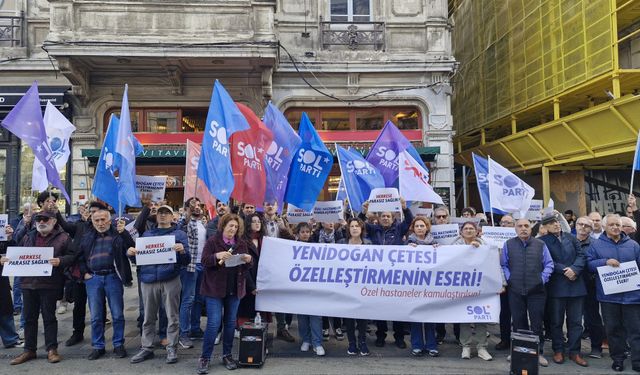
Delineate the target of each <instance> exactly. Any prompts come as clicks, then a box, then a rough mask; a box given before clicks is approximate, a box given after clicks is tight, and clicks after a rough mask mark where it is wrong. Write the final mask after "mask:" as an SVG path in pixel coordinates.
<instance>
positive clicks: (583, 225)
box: [576, 223, 591, 228]
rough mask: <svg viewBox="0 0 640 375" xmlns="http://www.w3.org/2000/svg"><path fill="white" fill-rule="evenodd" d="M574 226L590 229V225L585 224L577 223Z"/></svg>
mask: <svg viewBox="0 0 640 375" xmlns="http://www.w3.org/2000/svg"><path fill="white" fill-rule="evenodd" d="M576 225H579V226H581V227H587V228H591V225H589V224H586V223H577V224H576Z"/></svg>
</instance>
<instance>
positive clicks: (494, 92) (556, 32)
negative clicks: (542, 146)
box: [452, 0, 613, 134]
mask: <svg viewBox="0 0 640 375" xmlns="http://www.w3.org/2000/svg"><path fill="white" fill-rule="evenodd" d="M456 3H459V5H458V7H457V8H456V10H455V12H454V13H453V15H452V18H453V20H454V22H455V25H456V30H455V32H454V33H453V47H454V55H455V56H456V57H457V58H458V60H460V61H461V62H462V65H461V67H460V70H459V72H458V77H457V79H456V80H455V85H456V89H455V95H454V105H453V108H454V109H453V111H454V113H453V115H454V118H455V119H456V124H457V129H456V130H457V132H458V134H464V133H467V132H469V131H471V130H474V129H478V128H481V127H483V126H485V125H487V124H489V123H491V122H495V121H497V120H500V119H503V118H505V117H509V115H510V114H511V113H514V112H517V111H520V110H523V109H525V108H528V107H531V106H535V105H538V104H539V103H541V102H544V101H547V100H550V99H551V98H553V97H554V96H556V95H559V94H561V93H562V92H563V91H565V90H568V89H570V88H572V87H575V86H576V85H579V84H581V83H583V82H585V81H587V80H589V79H591V78H594V77H596V76H598V75H600V74H603V73H607V72H610V71H612V69H613V63H612V61H613V52H612V51H613V49H612V44H611V36H612V34H611V29H612V24H611V11H612V10H611V9H610V5H611V3H610V2H609V1H606V0H600V1H593V0H482V1H474V0H467V1H462V2H456ZM470 109H474V110H470Z"/></svg>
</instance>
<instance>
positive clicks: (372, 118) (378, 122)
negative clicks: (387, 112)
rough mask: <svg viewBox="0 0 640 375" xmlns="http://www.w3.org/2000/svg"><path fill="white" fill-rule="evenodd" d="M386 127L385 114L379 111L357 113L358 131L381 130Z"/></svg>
mask: <svg viewBox="0 0 640 375" xmlns="http://www.w3.org/2000/svg"><path fill="white" fill-rule="evenodd" d="M383 126H384V112H383V111H378V110H371V111H358V112H356V129H357V130H380V129H382V127H383Z"/></svg>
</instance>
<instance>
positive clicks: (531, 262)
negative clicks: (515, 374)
mask: <svg viewBox="0 0 640 375" xmlns="http://www.w3.org/2000/svg"><path fill="white" fill-rule="evenodd" d="M516 234H517V237H514V238H511V239H509V240H507V242H505V243H504V246H503V248H502V254H500V264H501V265H502V271H503V272H504V277H505V280H506V281H507V293H508V294H509V305H510V308H511V316H512V320H513V330H514V331H516V332H517V331H518V330H529V328H531V331H533V333H534V334H535V335H538V336H539V337H540V347H539V353H540V354H539V356H538V363H539V364H540V366H543V367H546V366H549V361H547V359H546V358H544V356H543V355H542V352H543V347H544V337H543V336H542V322H543V320H544V311H545V310H544V308H545V301H546V299H547V296H546V291H545V287H544V286H545V284H546V283H547V282H548V281H549V277H550V276H551V273H552V272H553V259H551V254H550V253H549V249H548V248H547V245H546V244H545V243H544V241H542V240H540V239H538V238H534V237H532V236H531V222H530V221H529V220H528V219H518V220H517V221H516ZM508 358H510V357H508Z"/></svg>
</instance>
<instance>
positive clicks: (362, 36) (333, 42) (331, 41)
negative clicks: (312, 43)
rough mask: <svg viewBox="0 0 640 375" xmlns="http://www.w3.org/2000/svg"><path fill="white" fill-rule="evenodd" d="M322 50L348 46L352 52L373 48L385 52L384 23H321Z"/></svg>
mask: <svg viewBox="0 0 640 375" xmlns="http://www.w3.org/2000/svg"><path fill="white" fill-rule="evenodd" d="M320 28H321V30H322V34H321V38H322V48H323V49H328V48H329V47H330V46H347V47H348V48H349V49H351V50H357V49H360V47H362V46H372V47H373V49H374V50H376V51H381V50H382V51H384V22H320Z"/></svg>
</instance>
